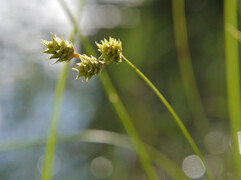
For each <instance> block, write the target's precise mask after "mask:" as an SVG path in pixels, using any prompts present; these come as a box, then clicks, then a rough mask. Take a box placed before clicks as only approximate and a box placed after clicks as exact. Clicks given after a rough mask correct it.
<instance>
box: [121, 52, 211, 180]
mask: <svg viewBox="0 0 241 180" xmlns="http://www.w3.org/2000/svg"><path fill="white" fill-rule="evenodd" d="M122 59H123V61H125V62H126V63H127V64H128V65H129V66H130V67H131V68H133V69H134V70H135V71H136V72H137V74H138V75H139V76H140V77H141V78H142V79H143V80H144V81H145V82H146V83H147V85H148V86H149V87H150V88H151V89H152V90H153V92H154V93H155V94H156V95H157V97H158V98H159V99H160V101H161V102H162V103H163V104H164V106H165V107H166V108H167V109H168V111H169V112H170V114H171V115H172V117H173V118H174V120H175V121H176V123H177V125H178V126H179V128H180V129H181V131H182V133H183V134H184V136H185V138H186V139H187V141H188V143H189V144H190V146H191V148H192V149H193V151H194V152H195V153H196V155H198V156H199V157H200V158H201V159H202V161H203V163H204V164H205V166H206V163H205V161H204V159H203V155H202V154H201V151H200V150H199V149H198V147H197V145H196V144H195V142H194V140H193V139H192V137H191V135H190V133H189V132H188V131H187V129H186V127H185V126H184V124H183V123H182V121H181V119H180V118H179V116H178V115H177V113H176V112H175V111H174V109H173V108H172V106H171V105H170V104H169V103H168V101H167V100H166V99H165V97H164V96H163V95H162V94H161V93H160V91H159V90H158V89H157V88H156V87H155V85H154V84H153V83H152V82H151V81H150V80H149V79H148V78H147V77H146V76H145V75H144V74H143V73H142V72H141V71H140V70H139V69H138V68H137V67H135V66H134V64H132V63H131V62H130V61H129V60H128V59H126V58H125V57H124V56H122ZM206 167H207V166H206ZM206 173H207V177H208V179H210V180H211V179H213V177H212V175H211V173H210V172H209V170H208V169H207V171H206Z"/></svg>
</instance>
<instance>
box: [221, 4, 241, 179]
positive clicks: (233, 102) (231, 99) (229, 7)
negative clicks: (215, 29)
mask: <svg viewBox="0 0 241 180" xmlns="http://www.w3.org/2000/svg"><path fill="white" fill-rule="evenodd" d="M237 10H238V9H237V1H236V0H224V26H225V27H224V29H225V32H224V38H225V59H226V80H227V95H228V110H229V119H230V128H231V134H232V147H233V152H234V161H235V167H236V173H237V176H238V177H239V179H241V171H240V167H241V155H240V154H239V144H238V134H237V133H238V131H240V130H241V123H240V121H241V104H240V79H239V76H240V73H239V52H238V41H237V39H236V38H234V37H233V36H232V35H231V34H230V33H229V32H228V31H227V30H226V28H227V27H228V26H232V27H234V28H235V29H237V24H238V21H237Z"/></svg>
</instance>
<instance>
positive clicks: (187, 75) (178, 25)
mask: <svg viewBox="0 0 241 180" xmlns="http://www.w3.org/2000/svg"><path fill="white" fill-rule="evenodd" d="M172 14H173V26H174V36H175V42H176V49H177V56H178V63H179V69H180V73H181V79H182V83H183V86H184V90H185V93H186V97H187V101H188V104H189V107H190V109H191V112H192V116H193V118H194V123H195V126H196V128H197V131H198V132H199V134H200V135H202V136H204V135H205V134H206V133H207V132H208V131H209V122H208V119H207V117H206V115H205V112H204V109H203V105H202V101H201V97H200V93H199V91H198V87H197V82H196V80H195V75H194V71H193V66H192V61H191V55H190V51H189V44H188V35H187V28H186V27H187V26H186V17H185V0H172Z"/></svg>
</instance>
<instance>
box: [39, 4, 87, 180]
mask: <svg viewBox="0 0 241 180" xmlns="http://www.w3.org/2000/svg"><path fill="white" fill-rule="evenodd" d="M82 5H84V3H83V4H82ZM77 33H78V28H76V27H74V29H73V33H72V34H71V38H70V41H72V42H73V43H74V41H75V36H76V34H77ZM68 71H69V63H66V64H65V65H64V66H62V67H61V70H60V72H59V76H58V79H57V82H56V88H55V95H54V103H53V109H52V114H51V118H50V125H49V132H48V138H47V144H46V151H45V157H44V162H43V169H42V178H41V179H42V180H51V171H52V164H53V157H54V151H55V146H56V139H57V129H58V123H59V113H60V107H61V100H62V96H63V92H64V89H65V84H66V80H67V76H68Z"/></svg>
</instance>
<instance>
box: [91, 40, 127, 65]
mask: <svg viewBox="0 0 241 180" xmlns="http://www.w3.org/2000/svg"><path fill="white" fill-rule="evenodd" d="M101 43H102V44H98V43H96V45H97V46H98V47H99V49H98V51H100V52H101V53H102V54H101V56H100V57H99V59H103V61H104V62H106V63H108V64H109V63H111V62H116V63H119V62H122V44H121V41H120V40H116V39H114V38H112V37H110V38H109V41H107V40H106V39H104V41H103V40H102V41H101Z"/></svg>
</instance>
